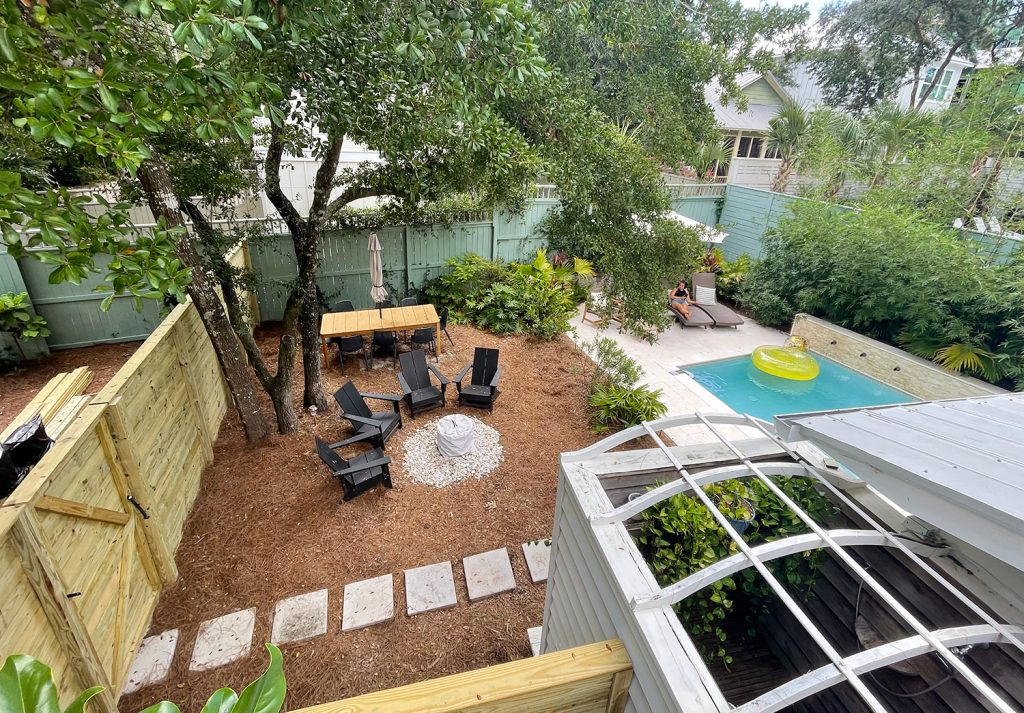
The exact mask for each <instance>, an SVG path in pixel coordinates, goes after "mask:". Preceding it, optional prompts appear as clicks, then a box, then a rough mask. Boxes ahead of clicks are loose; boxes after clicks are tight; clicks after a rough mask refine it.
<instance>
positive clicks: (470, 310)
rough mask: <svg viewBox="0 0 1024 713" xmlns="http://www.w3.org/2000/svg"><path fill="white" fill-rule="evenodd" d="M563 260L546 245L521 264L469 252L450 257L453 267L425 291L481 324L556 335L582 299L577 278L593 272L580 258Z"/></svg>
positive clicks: (461, 316) (549, 336)
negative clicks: (555, 260) (556, 260)
mask: <svg viewBox="0 0 1024 713" xmlns="http://www.w3.org/2000/svg"><path fill="white" fill-rule="evenodd" d="M561 263H562V264H560V265H557V266H556V265H554V264H552V263H551V262H550V261H549V260H548V259H547V253H546V252H545V251H544V250H540V251H538V252H537V255H536V256H535V258H534V260H533V261H532V262H530V263H523V264H519V263H511V264H506V263H503V262H500V261H497V262H496V261H490V260H485V259H484V258H482V257H480V256H479V255H474V254H472V253H468V254H466V255H463V256H462V257H460V258H455V259H452V260H449V261H448V268H449V271H448V272H447V273H446V274H444V275H441V276H440V277H438V278H436V279H435V280H433V281H432V282H431V283H429V284H428V285H427V287H426V294H427V296H428V297H429V298H430V299H431V300H432V301H434V303H435V304H438V305H440V306H443V307H448V308H449V309H450V310H451V312H452V314H453V315H454V317H455V318H456V319H457V320H463V321H468V322H472V323H474V324H475V325H476V326H478V327H480V328H481V329H486V330H488V331H491V332H495V333H496V334H527V335H531V336H536V337H541V338H542V339H553V338H555V337H556V336H558V335H559V334H564V333H565V332H567V331H568V330H569V318H570V317H571V316H572V315H573V314H575V312H576V306H577V305H578V304H579V301H578V299H577V298H578V297H579V291H578V289H577V285H578V282H577V281H578V280H579V279H586V278H588V277H589V276H591V275H593V270H592V269H591V267H590V263H589V262H588V261H586V260H584V259H582V258H574V259H562V260H561ZM569 265H572V267H569Z"/></svg>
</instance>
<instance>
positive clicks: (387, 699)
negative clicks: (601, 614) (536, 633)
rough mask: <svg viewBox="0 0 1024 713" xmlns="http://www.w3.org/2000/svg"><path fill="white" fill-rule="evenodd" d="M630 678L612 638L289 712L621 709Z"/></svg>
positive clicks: (605, 712) (582, 712) (611, 712)
mask: <svg viewBox="0 0 1024 713" xmlns="http://www.w3.org/2000/svg"><path fill="white" fill-rule="evenodd" d="M286 673H287V671H286ZM632 680H633V666H632V664H631V663H630V660H629V656H628V655H627V654H626V649H625V647H623V645H622V642H621V641H618V640H612V641H603V642H600V643H596V644H588V645H586V646H578V647H576V648H572V649H566V650H564V651H555V652H554V653H550V654H545V655H543V656H534V657H532V658H528V659H522V660H520V661H512V662H511V663H506V664H499V665H497V666H488V667H487V668H482V669H478V670H476V671H467V672H466V673H457V674H455V675H454V676H445V677H444V678H433V679H430V680H429V681H421V682H420V683H413V684H411V685H408V686H402V687H401V688H392V689H388V690H386V691H377V692H375V693H367V694H366V695H363V696H357V697H356V698H346V699H345V700H342V701H334V702H332V703H324V704H322V705H319V706H312V707H310V708H302V709H300V710H298V711H295V713H561V712H562V711H573V713H622V711H623V709H624V708H625V705H626V697H627V695H628V693H629V684H630V682H631V681H632Z"/></svg>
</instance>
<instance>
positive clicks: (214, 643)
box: [189, 609, 256, 671]
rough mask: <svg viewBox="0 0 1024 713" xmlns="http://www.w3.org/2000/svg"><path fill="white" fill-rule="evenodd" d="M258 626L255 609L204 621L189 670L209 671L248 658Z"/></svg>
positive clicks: (200, 627) (200, 626)
mask: <svg viewBox="0 0 1024 713" xmlns="http://www.w3.org/2000/svg"><path fill="white" fill-rule="evenodd" d="M255 624H256V610H255V609H242V610H241V611H236V612H232V613H230V614H225V615H224V616H221V617H217V618H216V619H210V620H208V621H204V622H203V623H202V624H200V625H199V635H198V636H197V637H196V646H195V648H194V649H193V650H192V662H191V663H190V664H189V669H190V670H192V671H206V670H208V669H211V668H217V667H218V666H224V665H225V664H229V663H231V662H232V661H237V660H238V659H240V658H242V657H243V656H246V655H248V653H249V649H250V648H251V647H252V630H253V627H254V625H255Z"/></svg>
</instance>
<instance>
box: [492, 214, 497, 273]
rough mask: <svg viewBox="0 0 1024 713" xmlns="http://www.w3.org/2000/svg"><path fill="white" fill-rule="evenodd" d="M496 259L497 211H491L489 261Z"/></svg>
mask: <svg viewBox="0 0 1024 713" xmlns="http://www.w3.org/2000/svg"><path fill="white" fill-rule="evenodd" d="M497 259H498V209H497V208H495V209H494V210H492V211H491V260H497Z"/></svg>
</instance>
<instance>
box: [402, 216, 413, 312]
mask: <svg viewBox="0 0 1024 713" xmlns="http://www.w3.org/2000/svg"><path fill="white" fill-rule="evenodd" d="M402 253H403V254H404V255H405V294H406V296H408V295H409V292H411V291H412V265H411V263H410V262H409V224H408V223H406V224H405V225H403V226H402Z"/></svg>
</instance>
